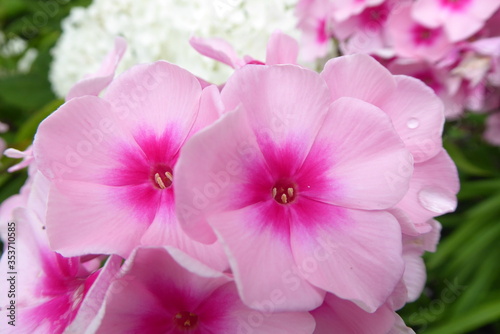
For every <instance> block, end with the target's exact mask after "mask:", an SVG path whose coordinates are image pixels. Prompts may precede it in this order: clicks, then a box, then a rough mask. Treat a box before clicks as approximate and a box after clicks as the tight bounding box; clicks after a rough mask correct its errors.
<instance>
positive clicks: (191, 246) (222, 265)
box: [141, 206, 229, 272]
mask: <svg viewBox="0 0 500 334" xmlns="http://www.w3.org/2000/svg"><path fill="white" fill-rule="evenodd" d="M173 209H174V208H173V206H172V207H170V208H168V207H166V206H162V207H161V208H160V210H159V211H158V213H157V214H156V217H155V219H154V220H153V222H152V224H151V225H150V226H149V228H148V230H147V231H146V233H145V234H144V236H143V237H142V239H141V244H142V245H145V246H163V245H169V246H171V247H175V248H178V249H180V250H182V251H183V252H184V253H186V254H188V255H190V256H191V257H193V258H195V259H197V260H199V261H200V262H202V263H204V264H206V265H207V266H209V267H211V268H214V269H216V270H218V271H221V272H223V271H226V270H227V269H228V268H229V263H228V260H227V257H226V254H225V253H224V249H223V248H222V246H221V245H220V244H219V243H217V242H216V243H213V244H211V245H206V244H202V243H199V242H197V241H195V240H193V239H191V238H190V237H189V236H188V235H187V234H186V233H185V232H184V231H183V230H182V229H181V227H180V225H179V223H178V222H177V219H176V218H175V212H174V210H173Z"/></svg>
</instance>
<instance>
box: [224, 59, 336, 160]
mask: <svg viewBox="0 0 500 334" xmlns="http://www.w3.org/2000/svg"><path fill="white" fill-rule="evenodd" d="M222 100H223V101H224V104H225V106H226V108H227V109H228V110H233V109H235V108H236V107H238V106H239V105H241V107H242V108H243V109H244V110H245V112H246V114H247V117H248V121H249V124H250V126H251V128H252V130H253V132H254V133H255V134H256V136H257V142H258V143H259V146H260V147H261V149H262V150H265V149H266V146H268V145H269V144H270V143H272V144H273V145H277V146H280V145H283V144H285V143H287V142H290V141H293V142H294V143H295V145H296V148H295V149H296V150H297V152H298V153H297V156H296V159H295V161H294V166H296V167H298V166H300V164H301V163H302V161H303V159H305V157H306V155H307V154H308V153H309V149H310V147H311V145H312V143H313V141H314V136H315V134H316V133H317V132H318V131H319V128H320V127H321V124H322V122H323V119H324V117H325V116H326V113H327V110H328V105H329V104H330V103H331V98H330V96H329V93H328V87H327V86H326V85H325V83H324V81H323V80H322V79H321V77H320V76H319V75H318V74H317V73H315V72H313V71H311V70H307V69H303V68H300V67H298V66H293V65H281V66H272V67H271V66H245V67H243V68H241V69H240V70H238V71H237V72H236V73H235V74H234V75H233V76H232V77H231V78H230V79H229V80H228V82H227V83H226V86H225V87H224V89H223V90H222ZM292 169H293V168H292Z"/></svg>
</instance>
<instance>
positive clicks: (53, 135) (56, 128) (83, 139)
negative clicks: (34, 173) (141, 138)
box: [33, 96, 134, 182]
mask: <svg viewBox="0 0 500 334" xmlns="http://www.w3.org/2000/svg"><path fill="white" fill-rule="evenodd" d="M121 141H123V142H134V140H133V138H132V137H131V134H130V131H128V130H127V129H126V128H125V125H124V122H123V121H122V120H120V119H119V118H118V117H117V115H116V114H115V113H114V112H113V111H112V107H111V106H110V104H109V103H107V102H106V101H104V100H102V99H100V98H98V97H94V96H84V97H80V98H74V99H72V100H70V101H68V102H67V103H65V104H64V105H62V106H61V107H60V108H59V109H58V110H56V111H55V112H54V113H53V114H52V115H50V116H49V117H47V118H46V119H45V120H44V121H43V122H42V123H41V124H40V126H39V127H38V131H37V134H36V136H35V140H34V143H33V153H34V157H35V160H36V163H37V165H38V168H39V170H40V171H41V172H42V173H43V174H44V175H45V176H46V177H47V178H49V179H65V180H79V181H86V182H96V181H98V180H100V179H102V178H103V166H106V167H113V166H117V164H118V162H117V161H116V159H115V158H114V156H113V154H110V153H113V152H115V151H116V146H117V145H118V144H119V143H120V142H121Z"/></svg>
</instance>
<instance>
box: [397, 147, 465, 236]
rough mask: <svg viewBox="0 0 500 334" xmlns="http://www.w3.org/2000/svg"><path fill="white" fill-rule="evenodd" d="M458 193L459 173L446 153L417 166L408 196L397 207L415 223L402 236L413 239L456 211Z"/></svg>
mask: <svg viewBox="0 0 500 334" xmlns="http://www.w3.org/2000/svg"><path fill="white" fill-rule="evenodd" d="M458 190H459V180H458V172H457V169H456V166H455V164H454V163H453V161H452V160H451V158H450V157H449V156H448V154H447V153H446V151H445V150H443V149H442V150H441V152H440V153H438V154H437V155H436V156H434V157H433V158H431V159H429V160H427V161H425V162H423V163H420V164H415V169H414V172H413V176H412V178H411V181H410V188H409V190H408V193H407V194H406V195H405V197H404V198H403V199H402V200H401V202H399V203H398V204H397V206H396V208H398V209H401V210H403V211H404V213H405V214H406V215H407V217H408V219H410V222H411V223H412V224H411V225H407V226H406V228H405V229H404V230H403V232H404V233H406V234H411V235H416V234H420V233H426V232H428V231H429V225H428V224H427V222H428V220H429V219H431V218H433V217H436V216H439V215H442V214H444V213H447V212H452V211H454V210H455V208H456V205H457V198H456V194H457V193H458Z"/></svg>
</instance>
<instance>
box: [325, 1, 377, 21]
mask: <svg viewBox="0 0 500 334" xmlns="http://www.w3.org/2000/svg"><path fill="white" fill-rule="evenodd" d="M329 1H330V2H331V4H332V8H333V10H332V16H333V18H334V19H335V20H336V21H344V20H346V19H348V18H350V17H351V16H353V15H358V14H360V13H361V12H363V10H365V9H366V8H368V7H373V6H378V5H380V4H382V3H383V2H384V1H385V0H344V1H334V0H333V1H332V0H329Z"/></svg>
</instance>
